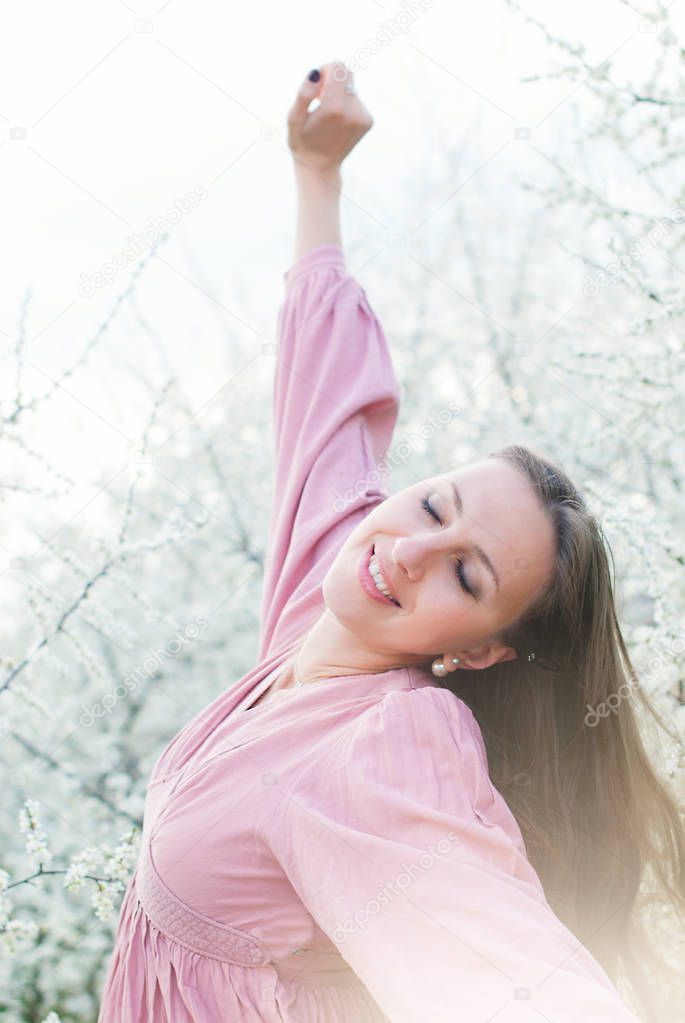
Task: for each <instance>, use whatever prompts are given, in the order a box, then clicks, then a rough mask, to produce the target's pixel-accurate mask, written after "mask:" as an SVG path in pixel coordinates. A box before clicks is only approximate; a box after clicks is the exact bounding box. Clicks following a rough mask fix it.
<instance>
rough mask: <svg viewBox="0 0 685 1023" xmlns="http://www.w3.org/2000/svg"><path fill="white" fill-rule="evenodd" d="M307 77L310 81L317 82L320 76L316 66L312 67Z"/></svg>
mask: <svg viewBox="0 0 685 1023" xmlns="http://www.w3.org/2000/svg"><path fill="white" fill-rule="evenodd" d="M307 78H308V79H309V81H310V82H318V80H319V79H320V78H321V72H320V71H319V70H318V68H314V70H313V71H310V72H309V74H308V75H307Z"/></svg>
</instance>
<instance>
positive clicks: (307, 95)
mask: <svg viewBox="0 0 685 1023" xmlns="http://www.w3.org/2000/svg"><path fill="white" fill-rule="evenodd" d="M317 70H318V71H319V74H320V78H319V80H318V82H312V81H310V80H309V77H306V78H305V79H304V81H303V82H302V84H301V85H300V88H299V89H298V92H297V95H296V97H295V102H294V103H293V105H292V107H291V108H290V110H289V112H288V121H290V122H294V123H302V122H303V121H306V119H307V116H308V113H309V104H310V103H311V102H312V100H313V99H318V100H319V101H320V103H321V105H322V106H324V107H325V108H326V109H337V110H343V109H344V108H345V105H346V104H347V103H349V101H350V100H353V99H356V98H357V97H356V94H354V93H350V92H346V91H345V90H346V87H347V88H349V87H354V75H353V73H352V72H351V71H350V70H348V68H346V67H345V65H344V64H343V63H342V62H341V61H331V62H330V63H328V64H322V65H321V66H320V67H319V68H318V69H317ZM317 109H318V108H317Z"/></svg>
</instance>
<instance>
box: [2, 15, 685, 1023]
mask: <svg viewBox="0 0 685 1023" xmlns="http://www.w3.org/2000/svg"><path fill="white" fill-rule="evenodd" d="M506 6H507V7H508V8H509V9H513V10H515V11H516V12H517V15H518V16H519V17H520V19H521V24H522V25H524V24H525V25H527V27H528V28H529V29H534V30H535V31H536V32H539V33H542V34H543V35H544V37H545V38H546V39H547V41H548V43H549V58H550V63H549V66H546V67H540V68H538V69H536V71H535V73H534V74H532V75H531V79H533V78H537V79H538V80H540V79H542V78H544V77H545V76H548V77H549V78H550V80H553V81H555V82H556V83H559V82H560V81H561V82H567V84H568V89H567V98H566V99H565V100H564V101H563V103H560V104H559V106H558V109H555V110H554V112H553V118H554V122H555V124H556V125H557V126H558V127H557V128H556V129H555V131H554V132H548V131H546V129H547V128H548V127H549V125H550V124H551V123H552V121H551V120H550V121H547V118H545V119H544V121H545V124H544V126H543V123H542V122H540V125H532V126H520V127H519V128H518V129H516V131H513V130H512V133H511V140H510V142H509V143H508V144H507V145H506V146H503V147H501V151H500V150H498V152H497V155H496V159H493V160H492V161H491V162H489V163H488V166H487V167H486V168H484V169H483V170H482V171H481V172H479V173H478V174H476V175H475V176H473V180H471V181H470V183H469V186H468V189H464V190H463V191H461V192H460V193H459V194H458V196H457V197H455V198H454V199H453V200H451V201H449V202H446V201H443V197H444V196H446V195H448V196H449V195H450V194H451V192H452V191H453V188H452V186H453V183H454V181H455V179H461V178H463V171H462V170H461V169H460V168H459V167H458V166H457V163H458V161H457V159H456V157H455V156H454V155H453V154H452V153H446V154H445V156H444V158H443V160H442V162H441V163H439V164H437V165H436V164H435V163H433V165H432V169H431V172H430V175H431V176H430V181H428V180H427V181H426V183H425V186H424V187H423V188H422V189H421V190H420V191H417V189H416V187H415V186H412V187H409V186H408V187H407V194H406V209H407V210H408V211H409V214H408V218H407V219H408V222H409V221H410V220H411V219H412V217H413V222H414V223H415V224H417V225H418V227H417V229H415V230H416V245H412V247H411V250H410V247H409V246H408V244H407V235H403V234H402V233H401V232H399V233H398V234H396V235H395V234H394V235H390V236H388V237H382V238H381V239H380V242H379V245H378V248H379V249H383V248H385V249H387V250H390V258H391V259H392V274H391V275H389V274H388V266H387V263H385V264H384V265H383V268H382V269H381V267H380V261H373V260H372V261H371V262H370V263H369V264H368V268H367V269H365V270H364V272H363V283H364V285H365V287H366V288H367V291H368V294H369V297H370V299H371V301H372V304H373V306H374V308H375V309H376V311H377V312H378V315H379V317H380V319H381V321H382V323H383V325H384V328H385V330H386V333H387V334H388V337H389V339H390V342H391V346H392V349H393V352H394V353H395V358H396V365H397V369H398V374H399V376H400V378H401V380H402V386H403V391H404V402H403V407H402V415H401V419H400V423H399V424H398V431H397V436H396V439H395V443H394V445H393V448H392V449H391V451H390V452H389V455H388V458H387V461H386V466H385V468H384V472H385V473H386V475H387V476H388V486H389V487H390V489H391V490H397V489H400V488H401V487H402V486H405V485H408V484H410V483H413V482H415V481H416V480H418V479H421V478H423V477H424V476H426V475H428V474H430V473H432V472H438V471H442V470H444V469H445V468H446V467H448V466H449V465H454V464H455V463H457V462H462V461H467V460H469V459H472V458H475V457H481V456H483V455H484V454H486V453H487V452H488V451H490V450H493V449H494V448H496V447H500V446H502V445H504V444H506V443H510V442H522V443H529V444H530V445H531V446H533V447H536V448H540V449H542V450H546V451H547V452H549V453H550V454H551V455H552V456H553V457H555V458H558V459H559V460H560V461H561V463H562V464H563V465H564V466H565V468H566V469H567V471H568V472H569V474H570V475H571V477H572V478H574V479H575V480H576V482H577V483H578V484H579V485H580V487H581V489H583V490H584V491H585V493H586V495H587V496H588V497H589V499H590V503H591V504H592V505H593V507H594V509H595V510H596V511H597V512H598V513H599V515H600V517H601V519H602V521H603V524H604V527H605V530H606V532H607V534H608V536H609V538H610V541H611V543H612V547H613V549H614V552H615V555H616V562H617V570H618V580H617V581H618V586H619V595H620V606H621V613H622V620H623V624H624V627H625V631H626V635H627V639H628V641H629V644H630V649H631V653H632V655H633V658H634V661H635V664H636V666H637V668H638V670H639V671H640V674H641V677H642V679H643V681H644V683H645V685H646V688H647V689H648V690H649V691H650V692H651V693H652V694H653V696H654V698H655V700H656V702H657V705H658V707H659V708H660V709H661V711H662V712H663V714H664V716H665V717H666V719H667V720H668V721H669V722H670V723H671V725H672V726H673V728H674V731H675V732H676V734H678V735H680V736H681V740H682V737H683V734H684V733H685V710H684V706H685V687H684V678H685V676H684V670H683V669H684V658H683V651H684V650H685V637H684V636H683V622H684V621H685V583H684V575H683V564H684V559H685V549H684V544H683V536H682V528H680V525H681V520H682V495H683V486H684V485H685V472H684V470H683V465H684V464H685V457H684V456H685V450H684V446H685V433H684V432H683V431H684V428H685V423H684V422H683V417H684V416H685V403H684V402H683V390H684V388H683V383H684V376H685V369H684V367H683V346H682V340H681V339H682V336H683V327H684V326H685V324H684V323H683V312H684V305H683V298H682V295H683V288H682V277H683V273H684V272H685V255H684V253H683V233H682V223H683V218H684V217H685V214H684V213H683V210H685V194H683V191H682V187H681V184H680V181H681V175H680V174H679V173H678V171H679V170H680V161H681V159H682V157H681V155H680V154H681V151H682V146H681V144H680V140H681V137H682V125H683V121H682V118H683V114H684V113H685V102H683V100H682V97H683V84H684V83H683V77H684V76H683V58H684V55H685V51H684V49H683V47H684V46H685V39H681V40H680V41H679V39H678V37H677V33H676V30H675V28H674V26H673V25H672V24H671V20H670V16H669V9H667V8H662V7H661V6H657V7H655V8H654V9H652V10H650V11H648V10H646V9H645V10H642V9H640V10H637V9H636V10H635V11H634V18H635V23H634V26H633V34H634V37H635V39H634V40H632V41H633V42H634V41H635V40H637V42H638V43H645V44H649V46H651V50H649V51H647V53H648V54H651V59H649V60H648V59H646V57H645V55H644V53H643V58H644V59H641V60H640V61H639V62H638V61H634V62H632V63H631V64H630V68H631V70H630V73H628V72H627V71H625V69H624V70H620V69H618V68H617V67H616V66H615V64H614V63H612V60H611V59H608V60H607V59H603V60H601V61H600V62H599V63H597V62H596V61H595V60H594V58H593V57H590V56H589V55H588V53H587V52H586V51H585V49H584V47H583V45H582V44H581V43H580V42H568V41H566V40H565V39H563V38H561V36H562V35H563V33H560V32H557V31H556V30H555V26H554V25H553V24H551V23H550V24H547V23H543V22H542V21H540V20H538V19H537V17H535V16H533V15H532V14H531V13H530V12H529V11H527V10H526V9H525V7H519V6H518V5H517V4H514V3H513V2H510V0H507V2H506ZM548 17H549V18H550V19H551V17H552V16H551V15H549V16H548ZM626 35H627V33H626ZM620 42H621V40H620V39H619V40H617V43H616V46H617V47H618V45H619V43H620ZM628 45H630V43H629V42H626V46H628ZM562 125H563V127H562ZM481 162H482V161H481ZM503 182H505V183H506V185H505V187H503V184H502V183H503ZM628 185H629V186H630V187H628ZM636 196H639V197H640V198H639V203H638V202H637V201H636V200H635V197H636ZM628 197H631V198H628ZM165 243H166V239H164V240H163V243H161V244H165ZM360 247H361V246H360V243H359V242H355V241H353V242H352V243H351V244H350V245H349V251H348V262H349V264H350V267H351V268H352V269H355V267H356V266H357V265H359V264H361V263H363V262H364V260H363V259H362V258H360V259H359V261H358V262H357V255H358V254H359V250H360ZM158 255H159V251H158V248H156V249H155V250H153V252H151V253H150V255H149V256H148V257H146V258H144V259H142V260H141V261H140V262H139V264H138V265H137V266H136V267H135V268H134V269H133V270H131V271H127V272H126V273H128V276H126V273H122V274H120V275H119V277H118V278H117V282H116V284H115V285H114V286H113V287H112V288H111V289H110V290H109V291H105V290H103V291H102V292H101V293H99V294H98V296H97V298H96V299H94V301H97V302H98V303H100V304H99V306H98V310H99V320H98V322H97V324H96V326H95V327H94V329H93V330H92V331H91V332H90V334H89V336H88V337H84V339H83V341H82V343H81V345H80V350H79V351H78V353H77V355H76V357H75V358H73V359H71V360H70V361H69V362H68V363H66V364H65V365H63V366H62V367H61V369H60V372H59V373H58V374H57V376H56V383H55V384H54V385H47V386H45V387H43V388H41V387H33V388H32V387H31V386H30V385H29V382H28V381H27V379H26V375H25V373H24V372H23V369H24V367H23V361H24V357H25V352H24V349H23V347H22V345H23V343H24V339H25V337H26V335H27V331H28V326H27V324H28V323H29V322H30V311H31V297H30V295H27V299H26V302H25V303H24V305H23V306H22V308H21V310H20V311H19V317H18V324H17V329H16V338H15V342H14V343H13V346H12V347H11V351H10V353H9V357H10V358H11V359H13V360H14V362H13V367H14V370H13V373H12V375H11V378H10V380H9V384H8V385H7V386H6V387H5V389H4V390H3V393H2V396H1V398H2V405H1V415H2V425H3V430H2V433H1V434H0V446H1V450H2V454H3V465H4V466H6V467H7V470H6V477H5V478H4V480H3V482H2V484H1V485H0V496H1V497H2V499H3V501H4V511H5V516H4V518H5V521H7V522H8V523H11V524H12V525H11V528H10V529H9V530H8V539H7V540H6V541H5V555H6V562H5V565H4V579H5V582H6V584H7V585H6V587H5V589H4V593H5V600H4V603H3V611H5V614H4V615H3V617H2V621H3V622H4V623H5V628H4V635H3V643H2V651H3V653H2V659H1V661H0V669H1V673H0V730H1V734H2V748H3V761H2V762H3V771H4V774H5V785H4V791H5V800H4V802H3V809H2V816H1V817H0V827H1V828H2V839H3V840H2V844H1V849H2V852H1V854H0V890H1V893H0V943H1V947H2V953H1V955H0V975H1V976H2V984H1V985H0V1014H2V1016H3V1018H4V1019H7V1020H8V1023H58V1021H59V1020H61V1021H63V1023H67V1021H69V1023H90V1021H92V1020H93V1019H94V1018H95V1016H96V1013H97V1005H98V999H99V991H100V987H101V983H102V979H103V974H104V969H105V967H106V964H107V960H108V957H109V954H110V951H111V947H112V938H113V931H114V926H115V924H116V916H117V910H118V906H119V903H120V899H121V894H122V892H123V890H124V888H125V885H126V882H127V880H128V878H129V877H130V874H131V871H132V869H133V867H134V864H135V859H136V856H137V852H138V848H139V837H140V829H141V824H142V808H143V801H144V794H145V784H146V780H147V777H148V774H149V771H150V768H151V766H152V764H153V762H154V760H155V759H156V758H157V756H158V755H159V753H160V752H161V750H162V748H163V746H164V745H165V743H166V742H167V741H168V740H169V739H170V738H171V737H172V736H173V735H174V734H175V732H176V731H177V730H178V729H179V728H180V727H181V726H182V725H183V724H185V723H186V722H187V721H188V720H189V718H190V717H191V716H192V715H193V714H194V713H196V712H197V711H198V710H199V709H201V708H202V707H203V706H205V705H206V704H207V703H208V702H209V701H210V700H211V699H213V698H214V697H215V696H216V695H217V694H218V693H219V692H220V691H221V690H222V689H223V688H225V687H226V686H227V685H231V684H232V683H233V682H234V681H236V680H237V679H238V678H240V677H241V675H243V674H244V673H245V672H246V671H248V670H249V669H250V667H251V666H252V664H253V663H254V658H255V655H256V649H257V636H256V629H257V609H258V606H259V596H260V589H261V570H262V558H263V553H264V548H265V540H266V525H267V517H268V512H269V506H270V500H271V486H270V479H271V464H270V447H269V445H268V443H266V442H265V438H267V437H268V436H269V429H270V425H269V410H270V407H271V400H270V389H271V381H272V373H273V359H272V357H271V355H270V349H269V347H268V344H267V345H266V346H265V347H264V348H263V349H262V348H261V347H260V346H257V348H256V349H255V345H254V339H253V338H250V337H248V336H247V333H246V332H245V331H242V330H241V329H240V328H236V327H235V326H231V325H230V322H229V321H228V320H221V319H219V320H218V321H217V323H218V329H219V333H220V335H221V338H222V341H223V343H224V351H225V362H224V364H223V366H222V367H221V373H222V377H221V379H222V381H225V383H222V385H221V386H220V387H219V388H218V389H217V391H216V395H215V397H214V398H213V399H212V400H211V402H208V403H203V404H198V403H194V402H193V401H192V400H191V399H190V398H189V396H188V393H187V391H186V388H185V386H184V381H183V379H182V377H181V376H180V374H179V373H178V372H176V371H175V370H174V368H173V365H172V363H171V361H170V360H169V359H168V358H167V354H166V349H165V344H166V342H165V340H164V339H162V337H161V336H160V335H159V334H158V333H157V332H156V330H155V326H154V325H155V322H156V317H157V315H158V313H159V310H158V309H157V308H156V307H155V304H154V301H152V300H150V299H148V298H147V297H146V296H147V282H148V273H149V271H150V268H151V267H153V266H154V263H155V259H156V258H157V257H158ZM125 278H126V279H125ZM115 289H116V290H115ZM398 295H400V296H401V301H398V300H397V296H398ZM280 299H281V295H280V294H276V293H274V295H273V298H272V311H273V315H272V317H271V322H272V324H275V315H276V309H277V305H278V302H280ZM124 335H126V336H127V337H128V338H129V339H130V338H131V337H132V336H133V337H135V338H136V339H137V341H139V346H140V351H141V353H144V354H141V357H140V360H139V361H137V362H136V363H135V365H133V364H131V365H126V364H125V363H124V364H122V363H121V361H120V360H118V359H116V358H115V356H114V354H113V353H114V352H115V351H116V341H117V338H118V337H123V336H124ZM264 340H265V341H268V339H267V338H265V339H264ZM199 344H200V342H198V341H195V342H194V347H195V348H196V349H197V347H198V345H199ZM255 351H256V355H255ZM97 360H99V361H97ZM94 366H96V367H97V370H94V369H93V367H94ZM96 372H97V373H99V377H100V379H101V378H102V377H103V376H105V377H106V376H108V375H109V374H110V373H111V374H112V376H113V378H114V377H115V376H116V380H117V385H116V387H114V385H112V391H113V392H116V394H117V396H118V395H119V394H123V395H126V396H127V400H128V404H129V408H128V410H127V412H126V416H125V421H126V424H127V425H126V428H125V430H124V431H123V432H124V433H125V434H126V438H127V443H126V445H124V449H123V450H124V454H123V455H122V452H121V451H118V453H117V457H110V456H109V454H108V456H107V457H105V456H104V454H102V453H101V452H100V453H99V454H98V453H97V452H96V457H95V458H94V459H93V460H92V462H91V463H89V464H85V463H84V462H83V461H79V460H75V461H73V462H70V460H69V458H68V452H67V454H66V455H65V456H64V457H63V458H62V459H61V460H60V461H59V463H56V461H55V459H54V458H52V457H50V456H49V455H48V454H47V452H50V451H51V450H53V448H52V445H51V439H52V434H53V432H54V431H55V429H56V428H57V424H60V425H61V423H62V408H61V406H60V404H59V403H60V401H61V399H62V395H63V393H64V392H65V390H67V389H68V388H69V387H70V386H71V385H73V384H74V382H77V381H79V380H83V379H84V378H85V379H88V375H89V374H92V375H93V376H94V375H95V374H96ZM91 414H92V416H96V415H98V414H99V415H100V418H102V413H101V412H98V410H97V409H95V408H92V409H90V410H87V411H86V412H85V413H84V419H83V421H82V422H81V423H80V424H79V427H78V428H79V429H81V430H82V429H86V430H88V429H89V426H88V425H87V424H88V423H89V422H91V419H89V416H90V415H91ZM84 423H85V424H86V425H85V426H84V425H83V424H84ZM62 447H64V445H62ZM91 505H92V506H93V507H94V508H96V513H95V514H93V515H89V511H88V510H89V509H90V507H91ZM10 622H12V626H11V628H10V624H9V623H10ZM660 738H661V739H662V740H663V736H662V737H660ZM654 756H655V758H658V762H659V764H660V767H661V769H662V771H663V773H664V776H665V777H667V778H668V780H669V781H670V783H671V784H672V786H673V787H674V789H675V790H676V791H678V792H679V793H680V796H681V797H683V796H685V793H684V792H683V777H684V773H683V744H682V741H680V742H674V743H666V742H661V744H660V745H659V746H658V747H657V745H656V743H655V744H654ZM672 923H673V922H672V921H670V920H667V919H666V920H664V921H655V927H656V928H661V930H660V931H659V934H660V935H661V936H662V938H663V942H664V944H666V943H668V945H669V948H670V949H671V954H672V956H673V958H674V962H677V956H678V955H679V954H680V952H679V950H680V949H681V948H682V946H678V944H677V943H676V940H675V938H674V931H673V928H672ZM682 1019H683V1020H685V1015H684V1016H683V1017H682Z"/></svg>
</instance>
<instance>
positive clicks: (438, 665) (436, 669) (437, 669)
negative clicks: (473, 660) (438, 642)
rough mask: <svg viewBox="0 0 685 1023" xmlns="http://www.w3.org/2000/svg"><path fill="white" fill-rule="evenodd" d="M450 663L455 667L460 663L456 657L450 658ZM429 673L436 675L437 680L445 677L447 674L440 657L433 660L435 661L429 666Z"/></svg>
mask: <svg viewBox="0 0 685 1023" xmlns="http://www.w3.org/2000/svg"><path fill="white" fill-rule="evenodd" d="M450 661H451V662H452V664H453V665H454V666H455V667H456V666H457V664H459V663H460V661H459V658H458V657H450ZM431 671H432V672H433V674H434V675H437V677H438V678H444V677H445V675H446V674H447V668H446V667H445V662H444V660H443V658H442V657H436V658H435V660H434V661H433V663H432V664H431Z"/></svg>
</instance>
